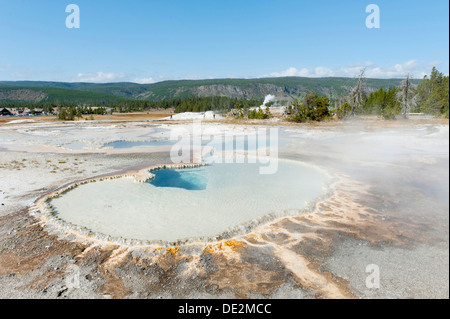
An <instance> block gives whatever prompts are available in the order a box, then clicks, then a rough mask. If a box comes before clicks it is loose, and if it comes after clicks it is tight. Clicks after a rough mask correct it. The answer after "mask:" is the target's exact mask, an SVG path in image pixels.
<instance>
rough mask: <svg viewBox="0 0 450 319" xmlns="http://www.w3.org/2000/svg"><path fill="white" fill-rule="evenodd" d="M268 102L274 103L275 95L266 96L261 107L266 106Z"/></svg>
mask: <svg viewBox="0 0 450 319" xmlns="http://www.w3.org/2000/svg"><path fill="white" fill-rule="evenodd" d="M270 102H275V95H272V94H269V95H266V97H265V98H264V103H263V104H262V105H261V106H266V105H267V104H268V103H270Z"/></svg>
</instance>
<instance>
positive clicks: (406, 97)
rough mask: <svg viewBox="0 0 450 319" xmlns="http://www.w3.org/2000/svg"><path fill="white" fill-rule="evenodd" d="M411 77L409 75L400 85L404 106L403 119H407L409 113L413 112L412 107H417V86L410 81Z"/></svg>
mask: <svg viewBox="0 0 450 319" xmlns="http://www.w3.org/2000/svg"><path fill="white" fill-rule="evenodd" d="M409 78H410V75H409V74H407V75H406V78H405V79H404V80H403V81H402V82H401V84H400V91H399V94H400V98H401V101H402V104H403V112H402V114H403V118H405V119H407V118H408V115H409V113H410V112H411V107H413V106H414V105H415V102H416V99H415V94H414V93H415V92H414V89H415V86H414V85H413V84H412V83H411V81H410V79H409Z"/></svg>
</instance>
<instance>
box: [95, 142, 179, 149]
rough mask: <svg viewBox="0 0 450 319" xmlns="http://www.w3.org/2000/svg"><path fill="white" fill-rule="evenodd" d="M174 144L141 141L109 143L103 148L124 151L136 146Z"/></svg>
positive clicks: (171, 143)
mask: <svg viewBox="0 0 450 319" xmlns="http://www.w3.org/2000/svg"><path fill="white" fill-rule="evenodd" d="M174 143H175V142H173V141H141V142H129V141H115V142H110V143H107V144H105V145H103V147H112V148H114V149H124V148H131V147H136V146H166V145H173V144H174Z"/></svg>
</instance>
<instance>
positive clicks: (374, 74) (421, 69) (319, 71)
mask: <svg viewBox="0 0 450 319" xmlns="http://www.w3.org/2000/svg"><path fill="white" fill-rule="evenodd" d="M363 68H366V73H365V75H366V77H368V78H401V77H404V76H406V75H407V74H410V75H411V76H412V77H415V78H422V77H423V76H424V75H425V74H427V73H429V72H430V69H431V68H430V67H429V66H428V65H424V64H422V63H420V62H419V61H417V60H410V61H407V62H405V63H401V64H396V65H394V66H390V67H380V66H376V65H375V64H374V63H373V62H371V61H368V62H365V63H359V64H352V65H350V66H348V67H345V68H334V69H330V68H327V67H324V66H318V67H315V68H303V69H300V70H299V69H297V68H295V67H290V68H288V69H287V70H285V71H282V72H274V73H271V74H268V75H266V76H271V77H282V76H301V77H355V76H357V75H359V74H360V72H361V70H362V69H363Z"/></svg>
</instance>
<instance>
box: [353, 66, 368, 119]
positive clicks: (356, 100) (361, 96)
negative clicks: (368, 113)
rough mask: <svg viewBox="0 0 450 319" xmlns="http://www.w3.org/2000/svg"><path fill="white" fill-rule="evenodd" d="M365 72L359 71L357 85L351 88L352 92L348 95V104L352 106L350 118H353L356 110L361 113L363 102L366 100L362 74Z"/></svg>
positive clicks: (364, 70) (363, 70)
mask: <svg viewBox="0 0 450 319" xmlns="http://www.w3.org/2000/svg"><path fill="white" fill-rule="evenodd" d="M365 72H366V68H364V69H362V70H361V73H360V75H359V79H358V83H357V84H356V86H355V87H354V88H353V90H352V92H351V93H350V97H349V103H350V105H351V106H352V114H351V115H352V116H355V114H356V110H357V109H359V110H360V111H362V107H363V105H364V101H365V98H366V95H365V92H364V87H365V81H364V74H365Z"/></svg>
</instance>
